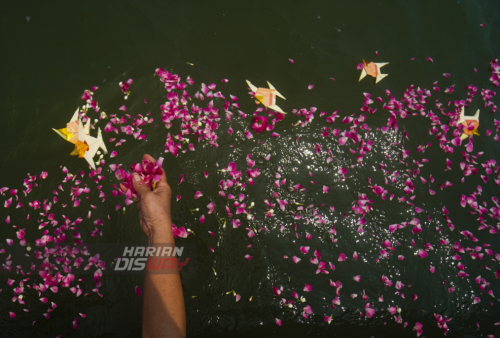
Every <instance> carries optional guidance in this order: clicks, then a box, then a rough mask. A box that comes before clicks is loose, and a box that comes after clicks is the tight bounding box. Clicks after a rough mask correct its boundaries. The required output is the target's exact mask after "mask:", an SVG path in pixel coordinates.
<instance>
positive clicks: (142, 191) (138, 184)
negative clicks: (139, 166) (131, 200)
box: [132, 173, 151, 199]
mask: <svg viewBox="0 0 500 338" xmlns="http://www.w3.org/2000/svg"><path fill="white" fill-rule="evenodd" d="M133 176H134V177H133V178H132V184H133V185H134V190H135V191H136V192H137V194H138V195H139V196H140V197H141V199H142V198H143V197H144V196H146V194H148V193H150V192H151V190H150V189H149V187H148V185H147V184H146V183H144V181H143V180H142V178H141V176H139V174H137V173H134V174H133Z"/></svg>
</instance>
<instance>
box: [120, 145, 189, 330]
mask: <svg viewBox="0 0 500 338" xmlns="http://www.w3.org/2000/svg"><path fill="white" fill-rule="evenodd" d="M144 159H145V160H148V161H149V162H152V163H155V162H156V160H155V159H154V158H152V157H151V156H149V155H144ZM162 170H163V169H162ZM133 185H134V189H135V191H136V192H137V194H138V195H139V196H140V201H139V202H137V208H138V210H139V215H140V223H141V228H142V230H143V231H144V233H145V234H146V236H147V237H148V244H149V246H155V245H158V244H172V245H174V244H175V241H174V236H173V234H172V218H171V215H170V199H171V191H170V186H169V185H168V183H167V177H166V176H165V171H164V170H163V175H162V178H161V181H160V182H158V183H157V185H156V188H155V189H154V190H153V191H151V190H150V189H149V188H148V186H147V185H146V184H145V183H144V182H143V181H142V180H141V178H140V176H139V175H138V174H135V173H134V179H133ZM120 187H121V188H122V190H126V188H125V187H124V186H120ZM142 325H143V326H142V336H143V337H145V338H149V337H154V338H156V337H169V338H170V337H172V338H177V337H186V313H185V308H184V296H183V292H182V285H181V279H180V276H179V273H178V271H177V272H176V273H168V274H161V273H160V274H154V273H148V272H147V270H146V274H145V276H144V304H143V320H142Z"/></svg>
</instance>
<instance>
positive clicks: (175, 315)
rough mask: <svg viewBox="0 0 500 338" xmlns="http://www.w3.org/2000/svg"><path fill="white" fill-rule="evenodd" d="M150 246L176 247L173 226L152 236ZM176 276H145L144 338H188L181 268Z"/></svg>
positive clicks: (160, 274) (175, 273) (149, 238)
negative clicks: (170, 245) (167, 245)
mask: <svg viewBox="0 0 500 338" xmlns="http://www.w3.org/2000/svg"><path fill="white" fill-rule="evenodd" d="M148 241H149V245H150V246H155V245H158V244H172V245H175V241H174V237H173V235H172V227H171V224H168V226H165V227H162V230H160V231H155V232H154V233H152V234H151V235H150V236H148ZM174 271H175V272H172V273H156V274H155V273H148V272H146V274H145V276H144V305H143V327H142V336H143V337H145V338H149V337H155V338H156V337H169V338H170V337H172V338H174V337H175V338H177V337H185V336H186V313H185V309H184V295H183V292H182V285H181V279H180V276H179V272H178V270H177V267H174Z"/></svg>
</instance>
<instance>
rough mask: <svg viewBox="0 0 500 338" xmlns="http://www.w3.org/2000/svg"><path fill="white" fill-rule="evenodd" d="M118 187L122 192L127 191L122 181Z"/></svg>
mask: <svg viewBox="0 0 500 338" xmlns="http://www.w3.org/2000/svg"><path fill="white" fill-rule="evenodd" d="M120 189H121V191H123V192H127V190H128V188H127V187H126V186H124V185H123V183H120Z"/></svg>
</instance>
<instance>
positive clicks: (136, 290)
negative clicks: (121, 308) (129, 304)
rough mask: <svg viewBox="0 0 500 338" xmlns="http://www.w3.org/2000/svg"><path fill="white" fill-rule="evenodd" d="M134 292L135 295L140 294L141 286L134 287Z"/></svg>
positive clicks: (138, 295)
mask: <svg viewBox="0 0 500 338" xmlns="http://www.w3.org/2000/svg"><path fill="white" fill-rule="evenodd" d="M135 293H136V294H137V297H140V296H142V291H141V288H140V287H139V286H136V287H135Z"/></svg>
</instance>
